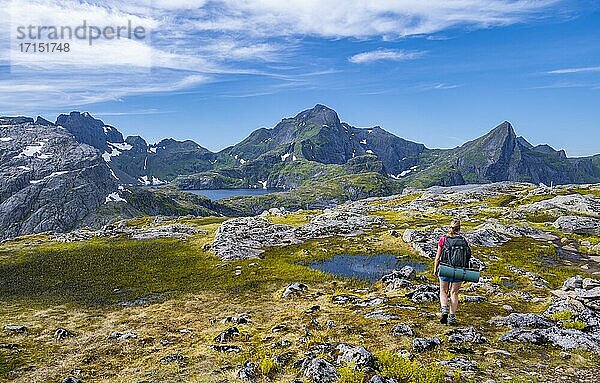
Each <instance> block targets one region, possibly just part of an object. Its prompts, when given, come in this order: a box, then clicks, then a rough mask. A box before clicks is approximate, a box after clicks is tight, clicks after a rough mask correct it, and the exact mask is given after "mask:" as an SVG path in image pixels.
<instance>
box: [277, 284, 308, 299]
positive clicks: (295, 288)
mask: <svg viewBox="0 0 600 383" xmlns="http://www.w3.org/2000/svg"><path fill="white" fill-rule="evenodd" d="M306 290H308V286H306V285H305V284H304V283H299V282H294V283H292V284H291V285H289V286H288V287H286V288H285V290H284V291H283V294H282V295H281V296H282V297H283V298H289V297H292V296H295V295H300V294H302V293H303V292H305V291H306Z"/></svg>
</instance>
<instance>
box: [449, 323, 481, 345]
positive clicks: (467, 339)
mask: <svg viewBox="0 0 600 383" xmlns="http://www.w3.org/2000/svg"><path fill="white" fill-rule="evenodd" d="M447 335H448V342H450V343H458V344H462V343H485V342H487V339H486V338H485V336H483V334H481V333H479V332H477V330H475V328H473V327H467V328H457V329H454V330H452V331H450V332H448V334H447Z"/></svg>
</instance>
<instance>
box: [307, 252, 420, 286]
mask: <svg viewBox="0 0 600 383" xmlns="http://www.w3.org/2000/svg"><path fill="white" fill-rule="evenodd" d="M309 266H310V268H312V269H315V270H320V271H324V272H326V273H330V274H334V275H338V276H341V277H346V278H357V279H363V280H368V281H370V282H376V281H378V280H379V279H380V278H381V277H382V276H384V275H386V274H389V273H390V272H391V271H392V270H394V269H396V270H400V269H401V268H403V267H404V266H412V267H414V269H415V270H417V272H420V271H424V270H426V269H427V268H428V267H429V266H428V264H427V263H423V262H416V261H414V260H409V259H405V258H402V257H398V256H396V255H392V254H377V255H351V254H340V255H336V256H333V257H332V258H328V259H325V260H323V261H315V262H311V263H310V264H309Z"/></svg>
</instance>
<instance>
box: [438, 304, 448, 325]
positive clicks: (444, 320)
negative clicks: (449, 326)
mask: <svg viewBox="0 0 600 383" xmlns="http://www.w3.org/2000/svg"><path fill="white" fill-rule="evenodd" d="M440 323H441V324H446V323H448V306H442V312H441V313H440Z"/></svg>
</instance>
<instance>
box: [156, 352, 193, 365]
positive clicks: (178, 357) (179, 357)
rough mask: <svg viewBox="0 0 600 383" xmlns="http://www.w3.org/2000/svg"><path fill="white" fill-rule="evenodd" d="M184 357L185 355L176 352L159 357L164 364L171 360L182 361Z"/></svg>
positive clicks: (171, 361)
mask: <svg viewBox="0 0 600 383" xmlns="http://www.w3.org/2000/svg"><path fill="white" fill-rule="evenodd" d="M186 359H187V358H186V357H185V356H183V355H182V354H179V353H177V354H171V355H167V356H165V357H163V358H161V359H160V362H161V363H164V364H168V363H173V362H183V361H184V360H186Z"/></svg>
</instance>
